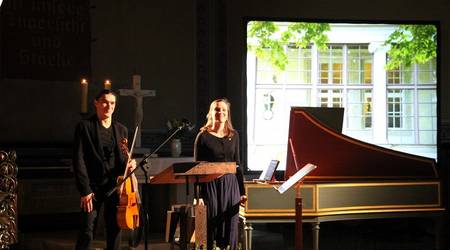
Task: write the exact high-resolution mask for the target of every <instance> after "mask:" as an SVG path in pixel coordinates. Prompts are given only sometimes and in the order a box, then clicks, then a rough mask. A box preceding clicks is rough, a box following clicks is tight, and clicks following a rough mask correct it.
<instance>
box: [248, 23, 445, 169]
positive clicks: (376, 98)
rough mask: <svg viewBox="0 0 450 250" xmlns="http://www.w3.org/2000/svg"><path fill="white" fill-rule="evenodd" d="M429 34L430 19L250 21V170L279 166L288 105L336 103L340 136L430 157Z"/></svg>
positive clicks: (432, 29) (433, 135)
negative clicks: (420, 21)
mask: <svg viewBox="0 0 450 250" xmlns="http://www.w3.org/2000/svg"><path fill="white" fill-rule="evenodd" d="M436 37H437V28H436V25H434V24H376V23H372V24H370V23H368V24H362V23H325V22H323V23H314V22H277V21H249V22H248V24H247V61H246V65H247V74H246V75H247V137H248V138H247V142H248V145H247V146H248V147H247V150H248V152H247V157H248V159H247V161H248V167H249V169H250V170H261V168H263V167H264V166H266V163H267V162H269V161H270V160H272V159H277V160H279V161H280V165H279V169H284V167H285V157H286V150H287V141H288V138H287V134H288V126H289V111H290V108H291V106H303V107H343V108H344V122H343V126H342V131H341V132H342V133H343V134H345V135H348V136H351V137H353V138H355V139H358V140H362V141H365V142H368V143H372V144H376V145H379V146H382V147H386V148H390V149H394V150H398V151H402V152H407V153H411V154H416V155H420V156H425V157H430V158H435V159H437V147H436V143H437V117H438V114H437V104H438V100H437V83H438V79H437V75H438V74H437V72H436V71H437V66H436V64H437V61H436V58H437V53H438V51H437V46H436V45H437V42H436V40H437V38H436ZM421 44H427V45H430V44H431V45H430V46H422V47H421V46H420V45H421ZM410 48H414V49H410ZM400 52H401V53H400ZM324 153H326V152H324Z"/></svg>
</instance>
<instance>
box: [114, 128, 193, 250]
mask: <svg viewBox="0 0 450 250" xmlns="http://www.w3.org/2000/svg"><path fill="white" fill-rule="evenodd" d="M188 125H189V124H186V123H184V124H183V125H181V126H179V127H177V129H176V130H175V131H173V132H172V134H170V135H169V136H168V137H167V138H166V139H165V140H164V141H163V142H162V143H161V144H160V145H159V146H158V147H157V148H156V149H155V150H153V152H151V153H150V154H145V155H144V158H142V159H141V161H140V162H139V164H138V165H139V167H140V168H141V169H142V170H143V171H144V175H145V184H146V186H147V184H148V176H147V170H146V169H145V167H144V166H145V164H147V163H148V160H149V159H150V156H152V155H153V154H155V153H156V152H158V150H160V149H161V148H162V147H163V146H164V145H165V144H166V143H167V142H168V141H169V140H170V139H172V138H173V137H174V136H175V135H176V134H177V133H178V132H180V131H181V130H182V129H184V128H185V127H187V126H188ZM137 169H138V168H137V167H136V168H135V169H133V171H131V172H129V173H128V174H127V175H126V176H124V178H123V179H122V180H121V181H119V182H118V183H117V185H116V186H115V187H114V188H112V189H111V190H110V191H108V192H107V193H106V196H108V197H109V196H111V195H112V194H113V193H114V192H115V191H116V190H117V189H119V188H120V186H122V184H123V183H124V182H125V181H126V180H127V179H128V178H130V177H131V175H132V174H133V173H134V172H135V171H136V170H137ZM143 190H144V194H143V198H142V203H143V210H144V239H145V240H144V242H145V250H147V239H148V232H147V231H148V230H149V228H148V227H149V216H148V207H147V197H146V196H147V195H146V192H145V191H146V190H147V188H143Z"/></svg>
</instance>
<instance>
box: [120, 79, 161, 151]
mask: <svg viewBox="0 0 450 250" xmlns="http://www.w3.org/2000/svg"><path fill="white" fill-rule="evenodd" d="M118 92H119V95H121V96H131V97H134V100H135V101H136V102H135V104H136V105H135V109H136V111H135V116H134V125H135V127H136V126H139V130H138V133H137V134H136V142H135V146H136V147H137V148H139V147H141V128H142V127H141V123H142V119H143V116H144V107H143V105H142V102H143V99H144V97H148V96H155V95H156V91H155V90H146V89H141V76H140V75H133V89H119V90H118Z"/></svg>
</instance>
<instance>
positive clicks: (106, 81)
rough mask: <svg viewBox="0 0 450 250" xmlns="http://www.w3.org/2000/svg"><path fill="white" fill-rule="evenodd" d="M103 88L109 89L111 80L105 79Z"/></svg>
mask: <svg viewBox="0 0 450 250" xmlns="http://www.w3.org/2000/svg"><path fill="white" fill-rule="evenodd" d="M105 89H111V82H110V81H109V80H105Z"/></svg>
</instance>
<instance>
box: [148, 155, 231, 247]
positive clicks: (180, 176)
mask: <svg viewBox="0 0 450 250" xmlns="http://www.w3.org/2000/svg"><path fill="white" fill-rule="evenodd" d="M235 173H236V162H180V163H174V164H172V166H170V167H168V168H166V169H165V170H163V171H161V173H159V174H157V175H156V176H154V177H151V178H150V184H186V197H188V196H189V183H194V198H195V199H196V200H197V201H198V198H199V196H198V187H199V184H200V183H203V182H210V181H213V180H215V179H217V178H219V177H221V176H222V175H224V174H235ZM206 209H207V208H206V207H205V206H200V205H198V204H197V205H196V206H194V213H195V243H196V244H198V245H205V246H206V242H207V235H206ZM187 236H188V235H187V211H186V209H185V210H184V211H183V210H180V248H181V249H183V250H184V249H186V250H187V249H188V237H187Z"/></svg>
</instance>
